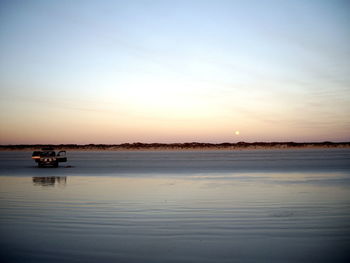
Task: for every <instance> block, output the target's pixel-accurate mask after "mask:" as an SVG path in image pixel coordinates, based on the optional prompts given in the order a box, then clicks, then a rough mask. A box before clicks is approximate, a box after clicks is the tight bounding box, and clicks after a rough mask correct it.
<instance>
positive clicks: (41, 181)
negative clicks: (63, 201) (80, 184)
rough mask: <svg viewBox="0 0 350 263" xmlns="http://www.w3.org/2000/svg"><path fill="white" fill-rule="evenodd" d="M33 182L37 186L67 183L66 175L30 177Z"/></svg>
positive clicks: (63, 184)
mask: <svg viewBox="0 0 350 263" xmlns="http://www.w3.org/2000/svg"><path fill="white" fill-rule="evenodd" d="M32 180H33V184H34V185H39V186H55V185H59V186H65V185H66V184H67V176H46V177H32Z"/></svg>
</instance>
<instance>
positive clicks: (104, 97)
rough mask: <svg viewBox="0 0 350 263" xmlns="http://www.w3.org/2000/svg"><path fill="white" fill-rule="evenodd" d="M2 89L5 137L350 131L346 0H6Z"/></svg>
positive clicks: (133, 138) (186, 137)
mask: <svg viewBox="0 0 350 263" xmlns="http://www.w3.org/2000/svg"><path fill="white" fill-rule="evenodd" d="M0 91H1V94H0V95H1V96H0V107H1V112H0V144H19V143H21V144H22V143H25V144H32V143H54V144H60V143H78V144H85V143H123V142H189V141H198V142H237V141H247V142H254V141H297V142H301V141H325V140H329V141H350V2H349V1H346V0H344V1H333V0H332V1H331V0H329V1H321V0H317V1H316V0H310V1H307V0H301V1H296V0H292V1H277V0H276V1H264V0H262V1H258V0H257V1H233V0H232V1H228V0H227V1H223V0H211V1H200V0H197V1H192V0H186V1H185V0H184V1H171V0H169V1H166V0H164V1H153V0H140V1H132V0H128V1H112V0H111V1H46V0H43V1H24V0H23V1H17V0H8V1H4V0H1V1H0ZM238 131H239V132H238Z"/></svg>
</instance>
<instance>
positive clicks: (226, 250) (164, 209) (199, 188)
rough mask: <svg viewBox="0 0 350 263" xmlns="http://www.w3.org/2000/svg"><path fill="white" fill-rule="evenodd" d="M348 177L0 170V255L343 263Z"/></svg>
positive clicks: (348, 236)
mask: <svg viewBox="0 0 350 263" xmlns="http://www.w3.org/2000/svg"><path fill="white" fill-rule="evenodd" d="M349 177H350V175H349V174H310V173H308V174H302V173H298V174H291V173H274V174H271V173H264V174H205V175H199V174H192V175H190V174H188V175H186V176H184V175H180V176H175V175H171V176H166V175H163V176H142V177H137V176H135V175H134V176H124V175H123V176H120V177H117V176H110V177H108V176H100V175H96V176H95V177H93V176H86V177H83V176H70V177H69V187H62V188H61V187H37V185H43V186H48V185H49V186H52V185H55V186H57V185H62V184H63V185H64V184H66V181H67V178H66V177H33V178H31V177H0V211H1V213H0V236H1V238H0V258H1V259H2V262H36V263H40V262H50V263H51V262H96V263H97V262H142V263H143V262H152V263H157V262H159V263H163V262H189V263H192V262H193V263H194V262H213V263H214V262H215V263H216V262H227V263H228V262H350V261H349V259H350V258H349V253H348V248H349V247H350V191H349V189H350V184H349V183H348V182H349Z"/></svg>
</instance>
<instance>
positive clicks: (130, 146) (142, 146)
mask: <svg viewBox="0 0 350 263" xmlns="http://www.w3.org/2000/svg"><path fill="white" fill-rule="evenodd" d="M45 147H53V148H55V149H57V150H59V149H66V150H147V149H160V150H161V149H170V150H171V149H174V150H176V149H209V150H210V149H223V150H224V149H244V148H305V147H324V148H335V147H342V148H349V147H350V142H330V141H325V142H302V143H297V142H237V143H230V142H223V143H201V142H186V143H141V142H135V143H122V144H84V145H81V144H17V145H0V150H31V149H41V148H45Z"/></svg>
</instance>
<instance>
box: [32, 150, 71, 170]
mask: <svg viewBox="0 0 350 263" xmlns="http://www.w3.org/2000/svg"><path fill="white" fill-rule="evenodd" d="M32 159H33V160H34V161H35V162H36V163H37V164H38V167H58V163H61V162H67V155H66V151H59V152H58V153H56V152H55V151H54V149H53V148H42V149H41V151H34V152H33V154H32Z"/></svg>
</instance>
